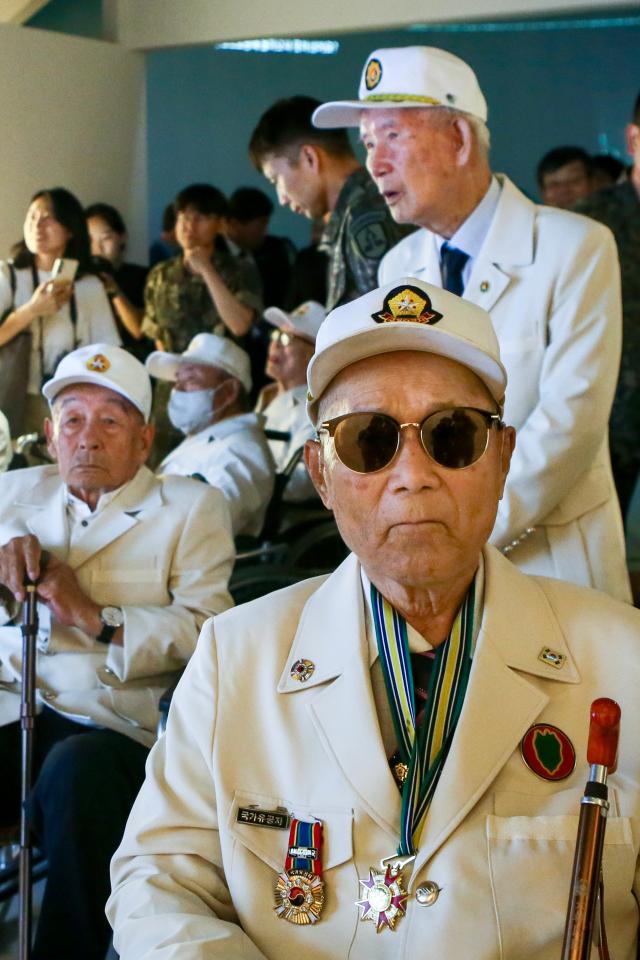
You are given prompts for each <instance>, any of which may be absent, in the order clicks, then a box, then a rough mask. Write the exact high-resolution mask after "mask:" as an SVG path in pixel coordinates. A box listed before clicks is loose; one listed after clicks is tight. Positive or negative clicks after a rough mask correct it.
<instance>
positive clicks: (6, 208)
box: [0, 25, 147, 262]
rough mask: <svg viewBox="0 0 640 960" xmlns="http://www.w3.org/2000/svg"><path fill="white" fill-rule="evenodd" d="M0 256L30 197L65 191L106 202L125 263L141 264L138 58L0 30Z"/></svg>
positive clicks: (101, 46)
mask: <svg viewBox="0 0 640 960" xmlns="http://www.w3.org/2000/svg"><path fill="white" fill-rule="evenodd" d="M0 103H1V105H2V106H1V109H0V117H1V118H2V126H1V130H0V183H1V184H2V188H1V190H2V194H1V195H2V204H1V206H0V257H1V258H4V257H5V256H6V255H7V253H8V250H9V247H10V246H11V244H12V243H14V242H15V241H16V240H18V239H19V238H20V236H21V232H22V223H23V221H24V215H25V212H26V208H27V205H28V201H29V198H30V197H31V196H32V194H33V193H35V192H36V190H38V189H41V188H43V187H54V186H63V187H67V188H68V189H69V190H71V191H73V193H75V194H76V195H77V197H78V199H79V200H80V201H81V203H82V204H83V205H86V204H88V203H92V202H94V201H97V200H101V201H106V202H108V203H113V204H114V205H115V206H116V207H118V209H119V210H121V211H122V213H123V215H124V218H125V221H126V222H127V224H128V227H129V235H130V249H129V254H130V256H131V259H132V260H139V261H140V262H146V257H147V166H146V150H147V148H146V140H147V127H146V97H145V73H144V58H143V56H142V54H138V53H132V52H130V51H127V50H124V49H123V48H119V47H116V46H113V45H111V44H108V43H102V42H100V41H95V40H85V39H82V38H77V37H68V36H64V35H62V34H59V33H51V32H49V31H44V30H33V29H29V30H27V29H24V28H22V27H14V26H6V25H1V26H0Z"/></svg>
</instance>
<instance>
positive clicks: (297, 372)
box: [256, 300, 327, 502]
mask: <svg viewBox="0 0 640 960" xmlns="http://www.w3.org/2000/svg"><path fill="white" fill-rule="evenodd" d="M326 315H327V311H326V310H325V308H324V307H323V306H322V304H320V303H317V302H316V301H315V300H308V301H307V302H306V303H302V304H301V305H300V306H299V307H296V309H295V310H294V311H293V312H292V313H285V311H284V310H280V309H279V308H278V307H269V309H268V310H265V312H264V314H263V316H264V319H265V320H266V321H267V323H270V324H272V325H273V326H274V327H275V328H276V329H275V330H274V331H273V333H272V334H271V340H270V343H269V353H268V355H267V366H266V373H267V376H268V377H272V378H273V380H274V381H275V383H270V384H268V385H267V386H266V387H264V388H263V389H262V390H261V391H260V396H259V397H258V403H257V404H256V410H258V411H260V412H262V413H263V414H264V416H265V428H266V429H267V430H278V431H280V432H281V433H285V434H288V435H289V439H288V440H269V446H270V448H271V453H272V454H273V459H274V461H275V464H276V469H277V470H278V471H282V470H284V468H285V467H286V465H287V464H288V463H289V461H290V459H291V457H292V456H293V455H294V454H295V453H296V451H297V450H299V449H300V448H301V447H304V445H305V443H306V442H307V440H310V439H311V438H312V437H313V436H315V430H314V428H313V425H312V423H311V421H310V420H309V417H308V416H307V407H306V399H307V367H308V365H309V361H310V360H311V357H312V356H313V351H314V347H315V342H316V336H317V334H318V330H319V329H320V324H321V323H322V321H323V320H324V319H325V317H326ZM315 496H316V489H315V487H314V486H313V483H312V482H311V477H310V476H309V473H308V471H307V468H306V467H305V465H304V463H303V462H302V461H301V462H300V463H299V464H298V466H297V467H296V469H295V470H294V472H293V474H292V475H291V478H290V479H289V482H288V483H287V486H286V488H285V491H284V500H285V501H288V502H296V501H301V500H310V499H312V498H314V497H315Z"/></svg>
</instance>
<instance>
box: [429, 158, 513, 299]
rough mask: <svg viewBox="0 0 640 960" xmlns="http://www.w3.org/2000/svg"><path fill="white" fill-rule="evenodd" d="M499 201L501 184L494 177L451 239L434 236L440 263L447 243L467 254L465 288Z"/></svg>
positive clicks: (463, 272)
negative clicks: (444, 245) (443, 248)
mask: <svg viewBox="0 0 640 960" xmlns="http://www.w3.org/2000/svg"><path fill="white" fill-rule="evenodd" d="M499 199H500V184H499V183H498V180H497V179H496V178H495V177H492V178H491V183H490V185H489V189H488V190H487V192H486V193H485V195H484V197H483V198H482V200H481V201H480V203H479V204H478V206H477V207H476V208H475V210H472V211H471V213H470V214H469V216H468V217H467V219H466V220H465V221H464V223H461V224H460V226H459V227H458V229H457V230H456V232H455V233H454V234H453V236H452V237H451V238H450V239H448V240H447V237H441V236H440V235H439V234H437V233H434V234H433V241H434V243H435V246H436V252H437V255H438V262H440V251H441V249H442V244H443V243H444V242H445V241H446V242H448V244H449V246H451V247H455V248H456V249H457V250H462V252H463V253H466V254H467V256H468V257H469V259H468V260H467V262H466V263H465V265H464V267H463V268H462V282H463V284H464V286H465V287H466V285H467V282H468V280H469V277H470V276H471V271H472V270H473V263H474V260H475V259H476V258H477V256H478V254H479V253H480V250H481V248H482V244H483V243H484V239H485V237H486V235H487V234H488V232H489V227H490V226H491V221H492V220H493V216H494V214H495V212H496V207H497V206H498V200H499Z"/></svg>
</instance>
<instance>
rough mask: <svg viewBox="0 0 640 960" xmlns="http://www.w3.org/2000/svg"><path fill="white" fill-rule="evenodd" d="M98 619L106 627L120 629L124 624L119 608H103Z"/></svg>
mask: <svg viewBox="0 0 640 960" xmlns="http://www.w3.org/2000/svg"><path fill="white" fill-rule="evenodd" d="M100 619H101V620H102V622H103V623H104V624H106V626H107V627H115V628H116V629H117V628H118V627H121V626H122V624H123V623H124V614H123V612H122V610H121V609H120V607H103V608H102V610H101V611H100Z"/></svg>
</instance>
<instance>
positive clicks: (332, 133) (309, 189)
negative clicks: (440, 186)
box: [249, 97, 412, 310]
mask: <svg viewBox="0 0 640 960" xmlns="http://www.w3.org/2000/svg"><path fill="white" fill-rule="evenodd" d="M317 106H319V101H318V100H314V99H313V98H312V97H290V98H289V99H287V100H279V101H278V102H277V103H275V104H274V105H273V106H272V107H270V108H269V110H267V112H266V113H265V114H263V116H262V117H261V118H260V121H259V123H258V125H257V127H256V129H255V130H254V132H253V134H252V137H251V141H250V144H249V154H250V156H251V159H252V161H253V163H254V164H255V166H256V167H257V169H258V170H260V171H261V172H262V173H263V174H264V175H265V177H266V178H267V180H269V181H270V182H271V183H272V184H273V185H274V186H275V188H276V192H277V195H278V200H279V201H280V203H281V204H283V205H284V206H289V207H291V209H292V210H293V211H294V213H301V214H304V215H305V216H307V217H309V218H310V219H312V220H314V219H317V218H323V219H325V221H326V227H325V230H324V233H323V235H322V238H321V241H320V249H321V250H324V251H325V252H326V253H327V254H328V267H327V270H328V273H327V303H326V306H327V309H328V310H333V309H334V307H337V306H338V305H339V304H341V303H346V302H347V301H349V300H353V299H355V298H356V297H359V296H361V295H362V294H363V293H367V292H368V291H369V290H373V289H374V288H375V287H376V285H377V275H378V265H379V263H380V260H381V259H382V257H383V256H384V254H385V253H386V252H387V250H389V249H390V248H391V247H393V246H395V244H396V243H397V242H398V240H401V239H402V238H403V237H404V236H406V235H407V233H408V232H411V229H412V228H407V227H404V226H398V225H397V224H396V223H395V222H394V220H393V218H392V217H391V215H390V213H389V211H388V208H387V205H386V203H385V201H384V199H383V197H382V196H381V195H380V194H379V193H378V191H377V189H376V187H375V185H374V183H373V181H372V180H371V178H370V176H369V174H368V173H367V171H366V170H365V169H364V167H362V166H361V165H360V164H359V163H358V160H357V159H356V156H355V154H354V152H353V149H352V147H351V143H350V141H349V137H348V135H347V133H346V131H345V130H317V129H316V128H315V127H314V126H313V125H312V123H311V116H312V114H313V111H314V110H315V109H316V107H317Z"/></svg>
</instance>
